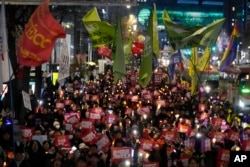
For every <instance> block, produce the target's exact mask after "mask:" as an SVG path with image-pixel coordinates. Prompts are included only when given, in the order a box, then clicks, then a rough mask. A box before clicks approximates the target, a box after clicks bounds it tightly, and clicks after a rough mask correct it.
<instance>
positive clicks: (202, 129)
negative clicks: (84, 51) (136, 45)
mask: <svg viewBox="0 0 250 167" xmlns="http://www.w3.org/2000/svg"><path fill="white" fill-rule="evenodd" d="M136 75H137V73H136V72H130V73H128V74H127V76H126V79H122V80H120V81H119V82H118V83H117V84H114V83H113V74H112V71H111V70H107V71H106V72H105V74H100V75H99V77H98V78H93V77H92V78H91V79H90V80H89V81H88V82H84V81H83V80H82V78H81V77H79V76H74V77H73V78H68V79H67V80H66V81H65V84H64V85H62V86H60V85H59V84H58V83H57V84H56V85H53V84H52V82H51V81H50V80H48V81H47V87H46V88H45V89H44V90H43V94H42V97H41V98H38V97H34V95H31V106H32V111H28V110H27V113H26V115H25V122H26V123H25V125H19V126H18V127H19V131H20V136H18V135H14V136H13V134H14V133H13V123H11V119H10V120H9V123H8V119H7V118H5V117H2V118H1V119H2V121H1V124H2V125H1V126H2V128H1V136H0V137H1V138H0V146H1V151H0V152H1V154H0V167H2V166H17V167H86V166H88V167H122V166H126V167H128V166H131V167H132V166H133V167H139V166H144V167H158V166H159V167H196V166H200V167H211V166H217V167H222V166H223V167H226V166H228V164H229V155H230V151H232V150H250V140H249V136H250V130H249V127H247V126H246V125H248V123H250V121H249V120H250V119H249V118H248V116H247V115H242V116H238V115H237V111H235V109H234V106H233V105H232V104H230V103H229V102H228V101H226V100H225V98H223V96H222V95H220V94H216V95H213V96H211V95H208V94H207V93H206V92H205V91H203V90H202V88H201V89H199V91H198V92H197V94H195V95H191V94H190V86H189V84H188V82H184V81H182V80H181V78H180V77H179V76H177V77H176V79H175V82H169V81H168V79H167V77H166V76H165V75H164V74H163V73H157V74H154V78H153V79H152V81H151V82H150V84H149V85H148V86H147V87H146V88H142V87H140V86H139V84H138V83H137V81H136V78H137V77H136ZM3 109H6V108H4V107H3ZM243 125H244V126H243Z"/></svg>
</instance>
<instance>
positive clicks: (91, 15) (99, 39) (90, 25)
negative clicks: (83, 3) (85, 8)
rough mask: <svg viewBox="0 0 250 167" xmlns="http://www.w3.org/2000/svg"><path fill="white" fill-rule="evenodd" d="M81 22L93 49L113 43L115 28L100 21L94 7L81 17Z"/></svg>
mask: <svg viewBox="0 0 250 167" xmlns="http://www.w3.org/2000/svg"><path fill="white" fill-rule="evenodd" d="M82 21H83V24H84V26H85V28H86V30H87V32H88V34H89V37H90V39H91V42H92V45H93V47H99V46H103V45H109V44H112V43H113V42H114V38H115V26H113V25H111V24H109V23H107V22H105V21H101V19H100V17H99V15H98V12H97V9H96V8H95V7H94V8H92V9H91V10H90V11H89V12H88V13H87V14H86V15H84V16H83V18H82Z"/></svg>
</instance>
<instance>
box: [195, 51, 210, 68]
mask: <svg viewBox="0 0 250 167" xmlns="http://www.w3.org/2000/svg"><path fill="white" fill-rule="evenodd" d="M210 54H211V50H210V48H209V47H207V48H206V49H205V51H204V53H203V55H202V57H201V58H200V59H199V63H197V65H196V69H197V70H199V71H204V70H206V69H207V68H208V67H209V65H210Z"/></svg>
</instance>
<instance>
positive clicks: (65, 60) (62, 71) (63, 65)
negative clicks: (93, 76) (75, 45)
mask: <svg viewBox="0 0 250 167" xmlns="http://www.w3.org/2000/svg"><path fill="white" fill-rule="evenodd" d="M68 48H69V47H68V45H67V41H66V39H63V40H62V51H61V61H60V64H59V73H58V82H59V83H60V81H61V80H63V79H65V78H67V77H69V76H70V71H69V69H70V55H69V51H68Z"/></svg>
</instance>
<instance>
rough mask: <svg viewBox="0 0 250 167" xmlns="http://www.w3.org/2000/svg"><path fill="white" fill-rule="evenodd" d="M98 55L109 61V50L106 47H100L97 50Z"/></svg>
mask: <svg viewBox="0 0 250 167" xmlns="http://www.w3.org/2000/svg"><path fill="white" fill-rule="evenodd" d="M97 52H98V54H99V55H101V56H104V57H106V58H108V59H110V60H111V52H112V51H111V49H109V48H108V47H107V46H100V47H99V48H98V50H97Z"/></svg>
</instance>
